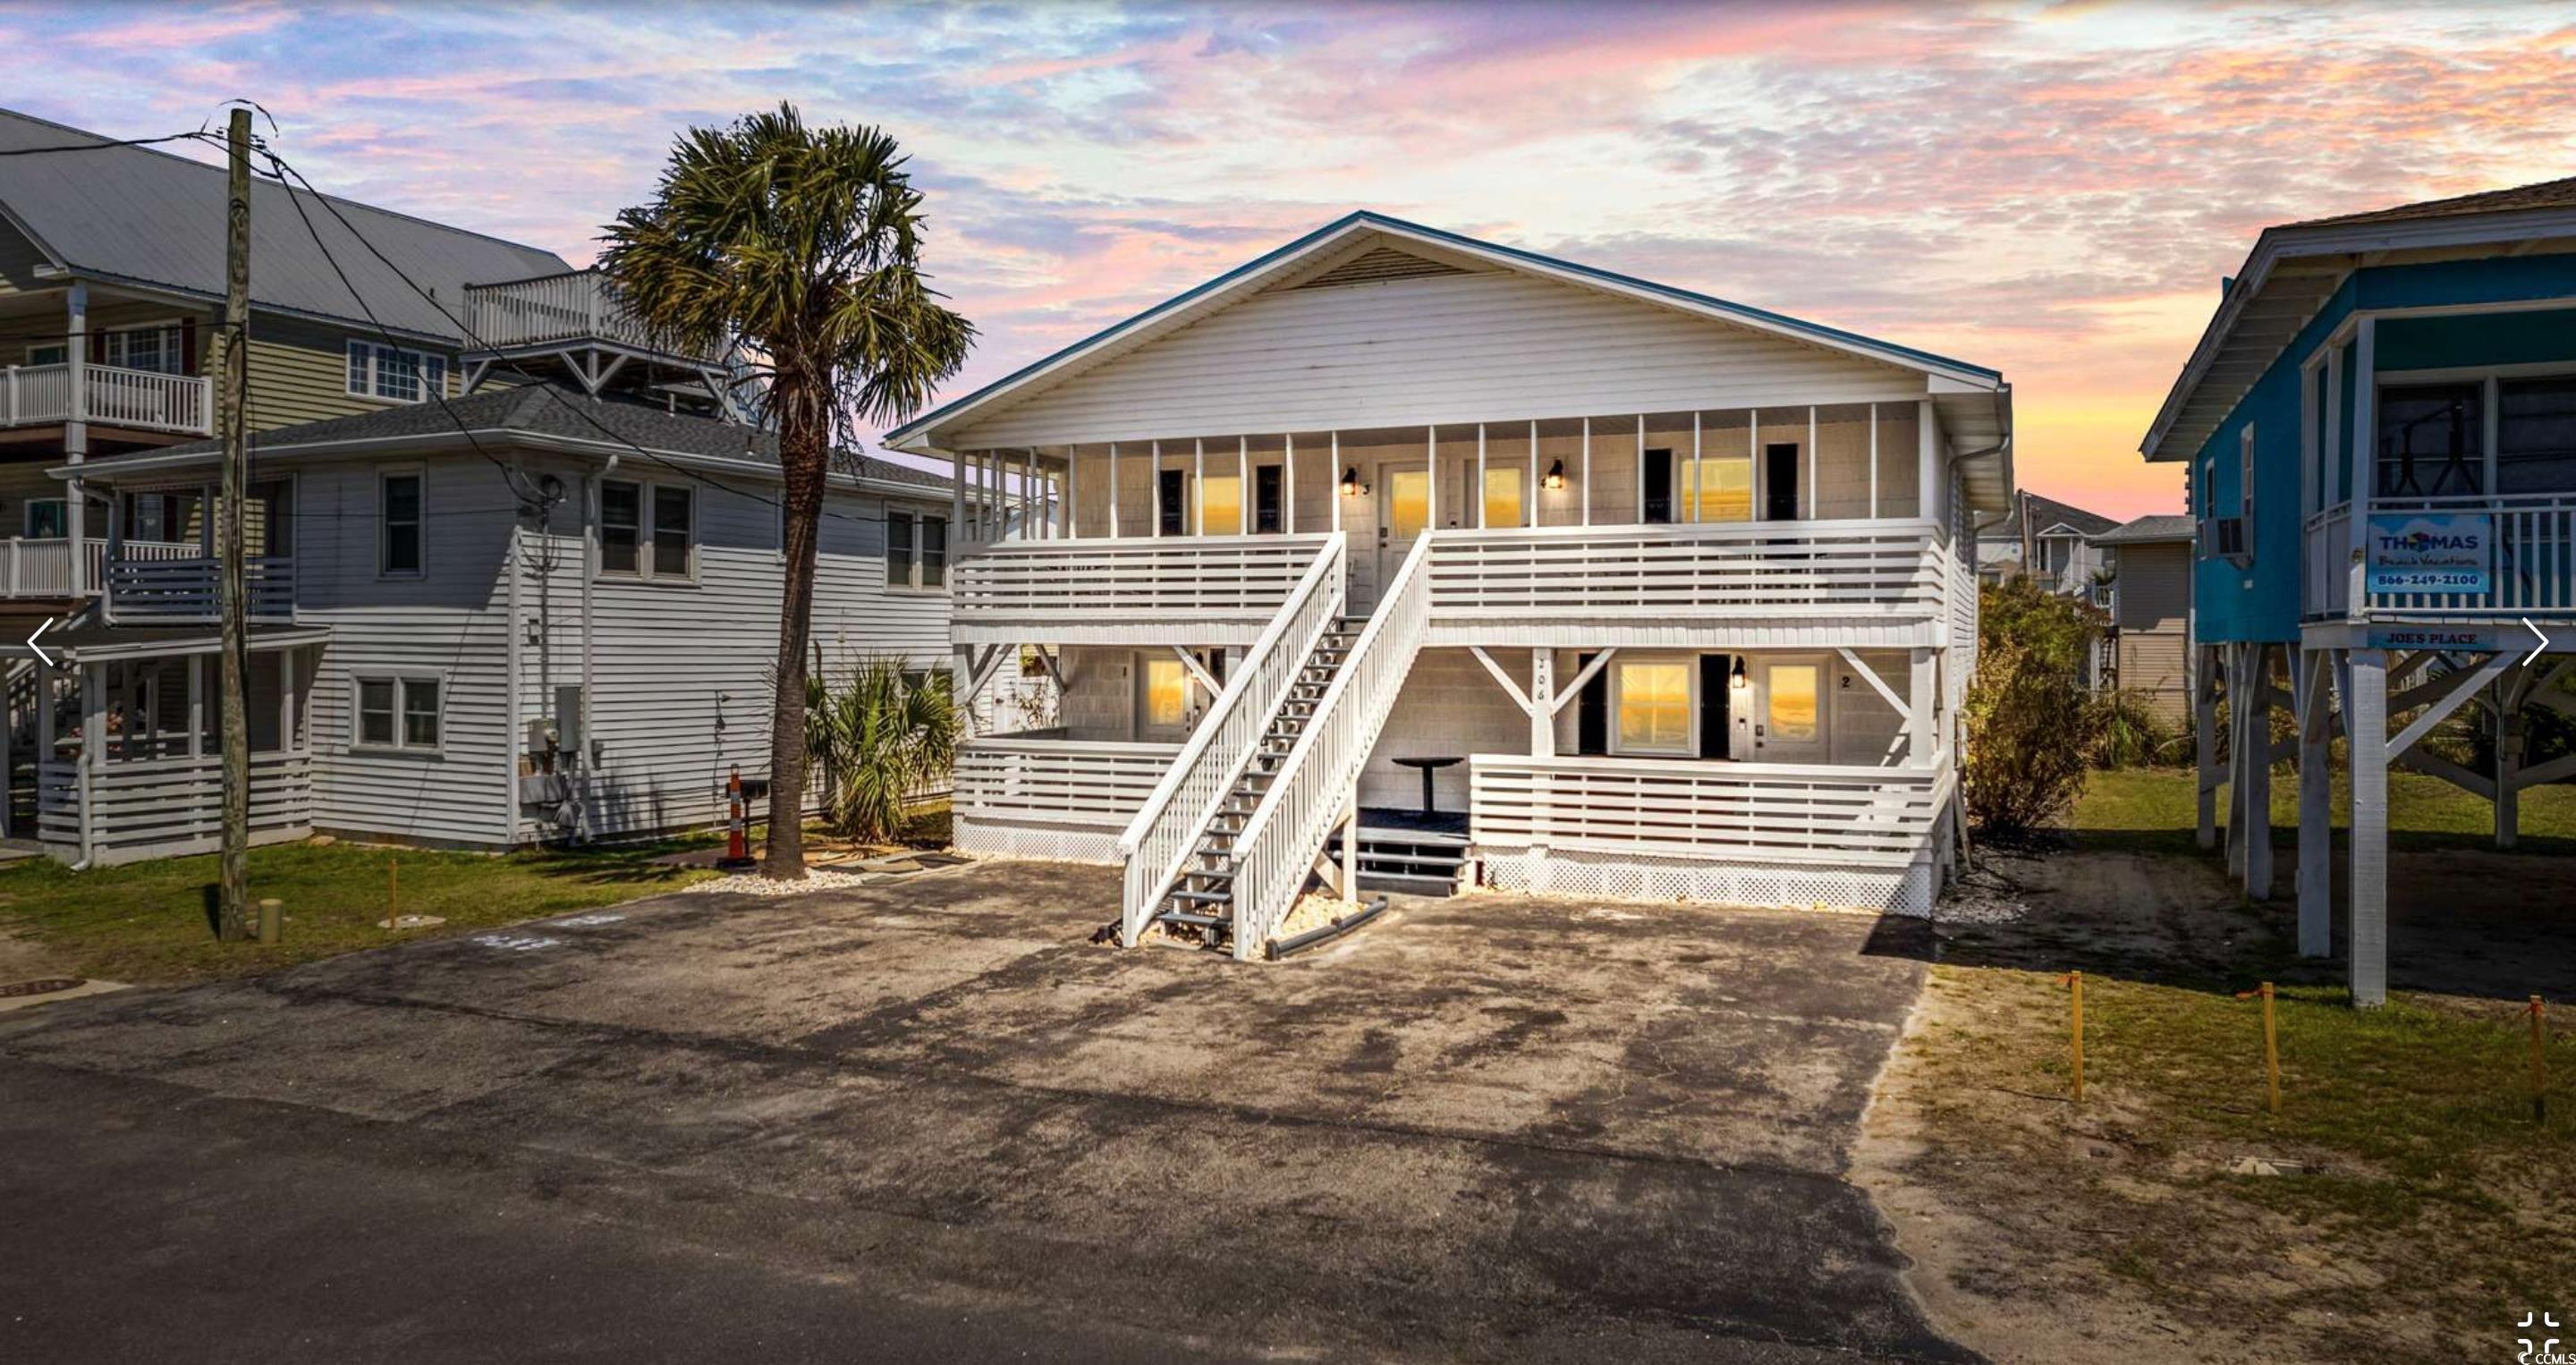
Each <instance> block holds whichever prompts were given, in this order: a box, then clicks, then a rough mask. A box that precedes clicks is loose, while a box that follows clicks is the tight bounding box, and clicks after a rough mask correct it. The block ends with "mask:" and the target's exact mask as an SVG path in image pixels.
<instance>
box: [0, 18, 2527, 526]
mask: <svg viewBox="0 0 2576 1365" xmlns="http://www.w3.org/2000/svg"><path fill="white" fill-rule="evenodd" d="M0 51H6V52H11V53H16V54H21V56H22V57H24V56H25V55H27V54H42V59H41V60H40V61H35V62H29V61H25V60H20V61H15V62H12V63H11V67H12V76H13V79H12V80H11V81H10V82H9V84H10V85H11V86H14V87H15V88H11V89H6V90H0V104H6V105H8V106H10V107H13V108H17V109H21V110H24V111H26V112H29V113H33V114H36V115H39V116H42V117H46V118H52V119H57V120H60V121H62V122H66V123H70V124H75V125H78V126H81V127H85V128H90V129H94V130H96V131H99V132H103V133H108V134H111V135H119V136H143V135H149V134H154V133H162V132H171V131H176V130H178V129H181V128H189V127H194V126H197V125H198V124H199V123H200V122H201V121H204V120H207V119H209V118H211V117H213V116H214V113H215V111H216V109H217V106H218V105H219V103H220V101H222V100H223V99H224V98H225V97H227V96H234V95H244V96H250V97H253V98H256V99H257V100H259V101H260V102H261V103H262V104H264V105H265V106H266V107H267V108H268V109H269V110H271V111H272V112H273V113H274V114H275V116H276V118H277V120H278V123H279V125H280V134H279V138H278V145H279V147H280V149H281V150H282V151H283V152H284V153H285V154H286V155H287V156H288V157H289V158H290V159H292V160H295V161H296V162H298V163H299V164H300V165H301V166H302V167H303V168H304V170H305V171H306V172H307V174H309V175H311V176H312V177H313V178H314V180H315V181H316V182H318V183H320V184H321V185H323V186H324V187H325V188H328V189H332V190H335V191H338V192H341V193H344V194H348V195H350V196H353V197H356V198H359V199H364V200H367V201H370V202H374V203H379V204H383V205H386V206H388V207H392V208H397V209H402V210H406V211H409V212H413V213H418V214H422V215H425V216H429V217H433V218H437V219H441V220H445V221H449V222H453V223H456V224H459V225H461V226H467V227H473V228H478V229H481V230H484V231H488V232H493V233H498V234H501V235H503V236H507V237H512V238H517V239H521V240H524V241H528V242H532V243H535V244H538V245H541V246H546V247H549V248H552V249H554V250H556V251H559V252H561V253H562V254H564V255H565V256H567V257H569V258H571V259H573V260H575V261H577V262H578V261H583V260H587V259H588V258H589V256H590V255H591V253H592V252H593V251H594V250H595V247H596V243H595V240H594V239H595V238H596V236H597V233H598V230H599V228H598V225H599V224H601V223H603V222H605V221H607V220H608V219H609V218H610V217H611V216H612V215H613V214H614V213H615V211H616V210H617V209H618V208H620V207H622V206H624V205H626V204H629V203H632V202H636V201H638V200H640V199H641V198H643V197H644V196H645V195H646V194H647V193H648V192H649V190H650V188H651V185H652V183H653V178H654V174H655V172H656V170H657V168H658V166H659V164H660V162H661V160H662V156H663V154H664V152H665V150H666V149H667V147H668V145H669V143H670V141H671V139H672V137H673V135H674V134H675V133H676V132H678V131H679V130H680V129H682V128H683V127H686V126H688V125H690V124H695V123H711V122H721V121H723V120H726V119H729V118H731V117H733V116H735V115H737V114H739V113H742V112H744V111H747V110H750V109H753V108H757V107H761V106H765V105H770V104H774V103H776V102H777V101H779V100H782V99H786V100H793V101H795V102H796V103H798V104H800V105H801V106H803V108H804V109H805V111H806V113H807V114H808V116H809V117H812V118H816V119H821V120H846V121H865V122H874V123H881V124H883V125H885V126H886V127H888V128H889V129H890V130H891V131H893V132H894V133H895V134H896V135H897V136H898V137H899V138H900V139H901V140H902V141H903V143H904V145H905V146H906V147H908V148H909V149H910V150H911V152H912V153H913V157H914V160H913V167H914V170H915V173H916V178H917V179H918V181H919V182H920V183H921V184H922V186H923V187H924V188H925V190H926V192H927V194H928V196H929V202H930V212H931V214H932V216H933V222H932V231H933V237H932V246H931V264H932V267H933V268H934V270H935V271H936V273H937V275H938V283H939V284H940V286H941V287H942V288H944V289H945V290H947V291H948V292H949V293H950V294H951V295H952V297H953V298H954V300H955V301H956V303H957V306H959V307H960V308H961V309H962V310H963V311H964V312H966V314H967V315H968V316H969V317H971V318H973V319H974V320H975V322H976V323H977V324H978V325H979V326H980V327H981V329H982V331H983V341H982V344H981V345H980V347H979V348H978V350H977V353H976V355H975V358H974V360H973V362H972V364H971V366H970V367H969V369H968V371H967V373H966V374H965V375H964V376H963V377H962V378H961V379H960V380H959V381H958V383H957V384H956V385H955V386H953V387H952V392H963V391H965V389H966V388H968V387H971V386H972V385H974V384H978V383H982V382H984V381H986V380H989V379H992V378H994V377H997V376H999V375H1001V374H1003V373H1006V372H1008V371H1009V370H1011V369H1013V368H1015V367H1017V366H1018V365H1020V364H1022V363H1025V362H1027V361H1028V360H1031V359H1034V358H1036V357H1037V356H1039V355H1041V354H1044V353H1045V352H1047V351H1050V350H1052V349H1054V348H1056V347H1057V346H1060V345H1062V344H1064V343H1066V342H1068V341H1071V340H1074V339H1076V338H1078V337H1081V336H1083V335H1086V334H1088V333H1089V332H1091V331H1094V330H1096V329H1098V328H1099V327H1101V326H1104V325H1106V324H1108V323H1110V322H1113V321H1116V320H1117V319H1119V318H1121V317H1124V316H1126V315H1128V314H1129V313H1132V312H1134V311H1136V310H1138V309H1140V308H1143V307H1145V306H1147V305H1149V304H1151V303H1154V302H1156V301H1157V300H1159V299H1162V298H1163V297H1165V296H1167V295H1169V294H1171V293H1174V292H1176V291H1178V290H1180V289H1183V288H1186V287H1188V286H1189V285H1192V284H1195V283H1197V282H1198V281H1200V280H1202V279H1205V278H1206V277H1208V276H1210V275H1212V274H1215V273H1217V272H1219V271H1221V270H1224V269H1226V268H1228V267H1230V266H1233V265H1236V264H1238V263H1240V262H1242V261H1244V260H1246V259H1248V258H1250V257H1252V256H1255V255H1257V254H1259V253H1261V252H1262V251H1264V250H1267V249H1268V248H1270V247H1272V246H1274V245H1277V244H1279V243H1280V242H1283V241H1285V240H1287V239H1288V238H1290V237H1293V236H1295V235H1297V234H1299V233H1302V232H1304V231H1306V230H1308V229H1311V228H1313V227H1316V226H1318V225H1320V224H1322V223H1324V222H1326V221H1329V220H1330V219H1332V218H1335V217H1338V216H1339V215H1341V214H1342V213H1344V212H1346V211H1348V210H1349V209H1351V208H1355V207H1370V208H1376V209H1380V210H1383V211H1386V212H1389V213H1393V214H1396V215H1398V216H1401V217H1406V218H1411V219H1415V220H1418V221H1422V222H1427V223H1431V224H1434V225H1437V226H1441V227H1446V228H1450V229H1453V230H1456V231H1461V232H1465V233H1469V234H1472V235H1476V236H1481V237H1489V238H1493V239H1496V240H1499V241H1503V242H1508V243H1511V244H1514V245H1518V246H1523V247H1528V248H1531V249H1535V250H1538V251H1543V252H1548V253H1552V254H1556V255H1562V256H1566V257H1569V258H1572V259H1575V260H1580V261H1584V262H1587V263H1592V264H1597V265H1602V266H1606V267H1610V268H1613V269H1617V270H1621V271H1626V272H1629V273H1633V274H1639V275H1644V276H1648V277H1650V278H1654V279H1658V280H1663V281H1668V282H1670V283H1673V284H1678V285H1682V286H1685V287H1689V288H1694V289H1700V290H1704V291H1706V292H1709V293H1714V294H1717V295H1720V296H1722V297H1727V298H1732V299H1737V300H1740V301H1743V302H1746V303H1752V304H1758V305H1760V306H1763V307H1766V308H1771V309H1775V310H1778V311H1782V312H1787V313H1792V314H1796V315H1799V316H1802V317H1807V318H1812V319H1815V320H1817V321H1821V322H1827V323H1831V324H1834V325H1836V326H1841V327H1846V328H1850V329H1853V330H1857V331H1861V332H1866V333H1870V334H1873V335H1877V336H1882V337H1885V338H1888V339H1890V340H1895V341H1901V342H1906V343H1909V344H1913V345H1917V346H1921V347H1925V348H1927V349H1931V350H1935V351H1939V352H1942V353H1945V354H1949V355H1954V356H1958V357H1961V358H1963V359H1967V360H1972V361H1975V362H1978V363H1981V364H1986V365H1991V366H1994V367H1997V368H2000V369H2001V370H2003V371H2004V373H2005V375H2006V376H2007V377H2008V378H2009V379H2011V380H2012V382H2013V384H2014V388H2015V394H2016V406H2017V414H2018V421H2019V428H2020V438H2019V439H2020V446H2019V453H2020V468H2021V472H2022V478H2023V482H2024V484H2025V486H2028V487H2031V488H2033V489H2035V490H2037V491H2040V492H2044V493H2048V494H2050V495H2052V496H2057V497H2061V498H2065V499H2067V500H2069V501H2073V502H2076V503H2079V504H2083V505H2087V506H2091V507H2093V508H2095V509H2096V510H2099V511H2102V512H2106V513H2110V514H2114V515H2119V516H2130V515H2136V514H2139V513H2143V512H2150V511H2168V510H2176V509H2177V507H2178V503H2179V498H2180V494H2179V483H2178V479H2177V476H2176V474H2175V469H2176V468H2177V467H2176V466H2156V467H2153V468H2150V467H2149V466H2147V465H2145V464H2143V463H2141V462H2140V461H2139V459H2138V457H2137V454H2136V449H2137V444H2138V439H2139V437H2140V435H2141V433H2142V432H2143V431H2144V430H2145V427H2146V424H2147V422H2148V420H2149V418H2150V417H2151V416H2152V415H2153V412H2154V409H2155V406H2156V404H2157V402H2158V401H2159V400H2160V399H2161V398H2162V396H2163V393H2164V390H2165V387H2166V385H2167V383H2168V382H2169V381H2170V380H2171V378H2172V376H2173V374H2174V372H2175V370H2176V369H2177V368H2178V367H2179V366H2180V365H2181V363H2182V361H2183V359H2184V357H2185V355H2186V354H2187V353H2188V351H2189V349H2190V346H2191V343H2192V341H2193V339H2194V337H2196V336H2197V335H2198V332H2199V329H2200V327H2201V325H2202V324H2203V322H2204V321H2206V319H2207V318H2208V316H2209V313H2210V311H2211V309H2212V308H2213V307H2214V306H2215V305H2216V303H2217V300H2218V290H2219V279H2220V277H2221V276H2222V275H2225V274H2227V273H2230V272H2232V271H2233V270H2235V269H2236V268H2237V266H2238V265H2239V263H2240V262H2241V261H2242V260H2243V259H2244V255H2245V252H2246V249H2247V248H2248V247H2249V246H2250V245H2251V243H2252V241H2253V238H2254V235H2255V233H2256V232H2257V231H2258V230H2259V229H2260V228H2262V227H2263V226H2264V225H2266V224H2270V223H2277V222H2283V221H2288V220H2292V219H2299V218H2309V217H2316V216H2320V215H2324V214H2330V213H2338V212H2344V211H2348V210H2353V209H2360V208H2369V207H2376V206H2381V205H2386V204H2392V203H2400V202H2404V201H2408V200H2413V199H2422V198H2429V197H2434V196H2439V195H2446V194H2455V193H2463V192H2467V191H2471V190H2478V189H2486V188H2492V187H2495V186H2500V185H2507V184H2516V183H2521V182H2526V181H2533V180H2543V179H2552V178H2556V177H2559V176H2565V175H2569V174H2576V98H2571V97H2570V95H2571V91H2576V9H2571V8H2570V7H2569V6H2567V5H2565V4H2557V5H2529V6H2512V5H2501V6H2489V7H2473V6H2469V5H2464V4H2443V5H2429V6H2423V7H2405V6H2383V5H2350V4H2347V5H2343V6H2338V7H2335V8H2332V9H2327V8H2313V9H2298V8H2285V7H2280V6H2275V5H2270V4H2259V3H2240V4H2224V5H2209V6H2202V7H2191V8H2183V7H2177V6H2134V7H2133V6H2123V5H2117V4H2109V3H2092V2H2090V0H2070V3H2063V4H2054V5H2051V4H1975V5H1955V6H1938V5H1915V4H1905V5H1894V4H1889V5H1865V4H1857V5H1825V4H1740V5H1727V6H1679V5H1664V4H1648V5H1608V4H1594V5H1587V6H1582V7H1579V8H1578V7H1574V6H1540V5H1501V6H1483V7H1475V8H1468V7H1455V8H1452V7H1444V6H1436V5H1427V4H1375V5H1371V4H1350V5H1329V4H1313V3H1309V4H1245V5H1223V6H1207V5H1182V4H1148V5H1122V6H1091V5H1047V6H1036V7H1016V6H1011V5H1006V4H985V5H977V6H974V7H971V8H964V7H960V8H949V7H941V6H931V5H904V6H897V5H886V6H878V7H870V8H847V9H835V8H822V7H815V6H802V5H800V6H784V7H769V6H761V5H755V4H726V5H723V6H721V7H715V6H709V7H705V8H691V7H686V6H671V5H657V6H647V5H625V6H619V7H617V8H614V9H611V8H604V7H602V8H592V7H586V6H581V5H545V4H524V3H522V4H510V5H497V6H487V5H478V4H471V3H466V4H441V5H435V6H382V5H368V6H363V7H362V6H356V5H351V6H320V7H297V6H285V5H274V4H266V3H243V4H203V5H195V6H191V7H188V8H185V9H181V8H175V7H173V8H168V9H163V8H146V7H139V6H138V7H131V8H128V7H120V6H117V5H112V4H108V5H103V4H99V3H95V2H94V0H93V3H88V4H81V5H62V6H44V5H15V4H0ZM75 73H76V74H75Z"/></svg>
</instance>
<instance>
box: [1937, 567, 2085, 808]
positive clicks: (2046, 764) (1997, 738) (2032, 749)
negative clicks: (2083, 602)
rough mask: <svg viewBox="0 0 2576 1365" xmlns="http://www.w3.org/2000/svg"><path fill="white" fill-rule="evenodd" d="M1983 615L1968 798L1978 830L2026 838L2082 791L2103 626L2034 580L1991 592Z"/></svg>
mask: <svg viewBox="0 0 2576 1365" xmlns="http://www.w3.org/2000/svg"><path fill="white" fill-rule="evenodd" d="M1979 611H1980V615H1979V619H1978V627H1977V634H1978V640H1979V644H1980V648H1979V657H1978V660H1977V676H1976V678H1975V680H1974V681H1973V683H1971V685H1970V686H1969V689H1968V702H1967V716H1966V720H1967V727H1968V740H1967V743H1968V755H1967V760H1968V761H1967V768H1966V776H1965V778H1964V786H1963V794H1964V795H1965V797H1966V799H1967V803H1968V815H1969V817H1970V818H1971V819H1973V820H1974V821H1975V822H1976V823H1977V825H1978V826H1979V827H1980V828H1982V829H1985V830H1987V831H1988V832H1991V833H1999V834H2018V833H2025V832H2027V831H2030V830H2033V829H2036V828H2038V827H2040V826H2042V825H2045V824H2047V823H2049V822H2050V821H2051V820H2053V819H2055V818H2056V817H2058V816H2059V815H2062V814H2064V813H2065V811H2066V810H2067V809H2068V808H2069V807H2071V806H2072V805H2074V803H2075V798H2076V797H2077V796H2078V795H2079V794H2081V793H2082V791H2083V790H2084V771H2085V761H2086V758H2087V756H2088V755H2089V754H2091V753H2092V752H2093V749H2094V746H2095V734H2096V731H2097V729H2098V727H2099V725H2100V723H2101V716H2100V714H2099V712H2098V710H2097V709H2096V708H2095V707H2094V706H2093V704H2092V700H2091V697H2090V696H2089V694H2088V693H2087V692H2086V690H2085V687H2084V665H2085V660H2086V658H2087V657H2088V656H2089V655H2090V653H2091V651H2092V649H2093V640H2094V634H2095V629H2096V627H2095V625H2094V623H2093V620H2092V618H2091V616H2090V615H2089V614H2087V613H2086V612H2085V610H2084V609H2083V608H2082V607H2081V606H2080V605H2078V604H2077V603H2075V602H2074V601H2072V600H2070V599H2067V598H2063V597H2057V596H2053V595H2051V594H2048V593H2045V592H2042V591H2040V590H2039V589H2038V587H2037V586H2035V585H2034V584H2032V583H2031V582H2029V581H2028V580H2026V579H2012V580H2008V581H2006V582H2003V583H2000V584H1990V585H1988V586H1986V587H1985V588H1984V589H1983V590H1982V592H1981V593H1980V596H1979Z"/></svg>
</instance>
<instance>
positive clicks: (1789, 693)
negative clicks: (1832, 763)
mask: <svg viewBox="0 0 2576 1365" xmlns="http://www.w3.org/2000/svg"><path fill="white" fill-rule="evenodd" d="M1761 689H1762V692H1761V696H1760V698H1759V699H1758V700H1759V704H1760V707H1761V709H1760V711H1759V712H1758V713H1756V715H1755V716H1754V720H1753V761H1754V762H1756V763H1822V762H1824V761H1825V759H1826V754H1827V748H1826V744H1825V725H1826V716H1825V702H1826V697H1827V696H1828V693H1827V691H1826V687H1825V661H1824V659H1823V658H1822V657H1821V656H1802V657H1794V658H1783V659H1765V660H1763V661H1762V665H1761Z"/></svg>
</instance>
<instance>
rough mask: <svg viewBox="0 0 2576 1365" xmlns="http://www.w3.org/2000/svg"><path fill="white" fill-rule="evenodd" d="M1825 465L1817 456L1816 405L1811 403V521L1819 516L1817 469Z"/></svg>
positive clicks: (1808, 463)
mask: <svg viewBox="0 0 2576 1365" xmlns="http://www.w3.org/2000/svg"><path fill="white" fill-rule="evenodd" d="M1823 463H1824V460H1823V459H1821V458H1819V457H1818V456H1817V454H1816V405H1815V404H1813V403H1810V404H1808V405H1807V516H1808V517H1809V518H1810V519H1812V518H1814V517H1815V516H1816V515H1817V512H1816V507H1817V503H1816V487H1817V485H1816V468H1817V466H1819V465H1821V464H1823Z"/></svg>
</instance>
